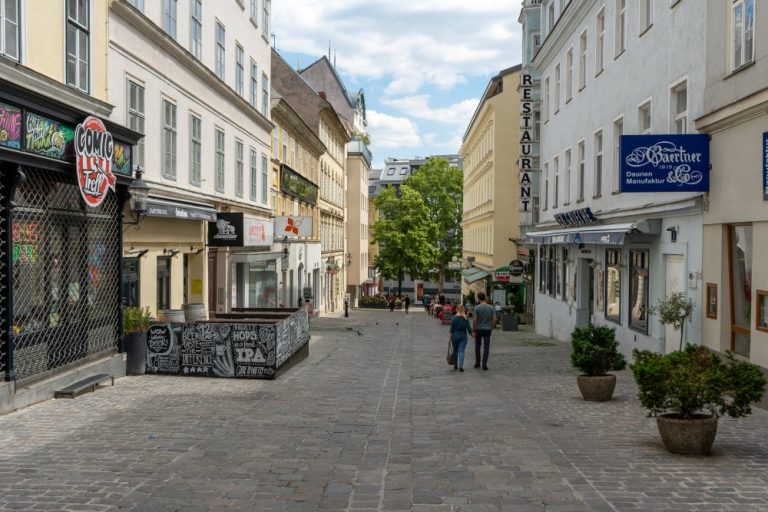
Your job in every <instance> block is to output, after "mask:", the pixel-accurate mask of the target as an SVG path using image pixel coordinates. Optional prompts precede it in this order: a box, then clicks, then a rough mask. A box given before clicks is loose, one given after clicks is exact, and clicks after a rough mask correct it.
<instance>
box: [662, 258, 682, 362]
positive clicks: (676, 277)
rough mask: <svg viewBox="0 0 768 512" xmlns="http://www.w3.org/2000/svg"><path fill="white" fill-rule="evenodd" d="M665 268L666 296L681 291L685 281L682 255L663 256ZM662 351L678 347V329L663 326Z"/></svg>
mask: <svg viewBox="0 0 768 512" xmlns="http://www.w3.org/2000/svg"><path fill="white" fill-rule="evenodd" d="M664 260H665V261H664V263H665V265H664V268H665V269H666V282H667V285H666V290H665V292H666V296H667V297H669V295H670V294H672V293H675V292H679V291H682V290H683V289H684V288H683V286H684V282H685V265H684V260H683V257H682V256H680V255H678V254H668V255H666V256H665V257H664ZM664 346H665V348H664V353H665V354H669V353H670V352H674V351H675V350H678V349H680V331H676V330H674V329H673V328H672V326H671V325H666V326H664Z"/></svg>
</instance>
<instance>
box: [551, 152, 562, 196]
mask: <svg viewBox="0 0 768 512" xmlns="http://www.w3.org/2000/svg"><path fill="white" fill-rule="evenodd" d="M553 165H554V168H555V181H554V186H553V187H552V208H557V206H558V203H559V198H560V157H557V156H556V157H555V159H554V161H553Z"/></svg>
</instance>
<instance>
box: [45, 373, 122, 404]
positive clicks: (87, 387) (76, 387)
mask: <svg viewBox="0 0 768 512" xmlns="http://www.w3.org/2000/svg"><path fill="white" fill-rule="evenodd" d="M108 380H109V381H111V382H112V385H113V386H114V385H115V377H114V375H109V374H108V373H99V374H97V375H91V376H90V377H86V378H85V379H83V380H79V381H77V382H75V383H73V384H70V385H69V386H67V387H65V388H62V389H59V390H56V391H54V392H53V397H54V398H75V397H76V396H79V395H82V394H83V393H91V392H93V391H96V388H97V387H99V384H101V383H102V382H106V381H108Z"/></svg>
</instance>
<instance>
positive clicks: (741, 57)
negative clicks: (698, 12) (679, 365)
mask: <svg viewBox="0 0 768 512" xmlns="http://www.w3.org/2000/svg"><path fill="white" fill-rule="evenodd" d="M758 4H760V5H758ZM761 7H762V8H763V9H761ZM764 7H765V6H764V5H762V3H761V2H757V1H755V0H739V1H730V0H729V1H725V0H717V1H713V2H707V5H706V20H707V22H706V23H707V39H706V45H705V46H706V51H707V59H706V71H707V78H706V89H705V91H704V109H703V112H702V114H703V115H702V116H701V117H699V118H698V119H696V128H697V129H699V130H701V131H703V132H706V133H708V134H710V136H711V157H712V175H711V192H710V194H709V198H708V199H709V201H708V204H707V208H706V209H705V211H704V236H703V238H704V261H703V278H702V281H703V286H702V289H701V290H700V295H701V297H702V303H703V309H704V311H703V315H702V316H703V325H704V328H703V332H702V336H703V337H702V342H703V344H704V345H706V346H707V347H709V348H711V349H713V350H716V351H725V350H731V351H733V352H734V353H736V354H737V355H738V356H740V357H744V358H747V359H749V360H750V361H752V362H754V363H757V364H759V365H761V366H764V367H768V291H766V290H768V271H767V270H766V268H765V265H762V264H761V263H760V262H764V261H766V258H768V245H767V242H766V237H764V236H762V235H764V234H768V202H766V201H768V82H766V80H765V77H766V76H768V38H766V37H765V35H766V34H768V13H766V12H765V10H764Z"/></svg>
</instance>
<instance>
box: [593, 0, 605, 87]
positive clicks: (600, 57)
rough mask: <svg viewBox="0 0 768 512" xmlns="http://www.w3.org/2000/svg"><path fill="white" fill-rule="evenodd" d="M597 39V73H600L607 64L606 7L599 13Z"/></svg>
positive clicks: (596, 21) (596, 23)
mask: <svg viewBox="0 0 768 512" xmlns="http://www.w3.org/2000/svg"><path fill="white" fill-rule="evenodd" d="M595 39H596V40H597V41H596V43H595V44H596V47H595V75H599V74H600V72H602V71H603V67H604V66H605V7H603V8H602V9H600V11H599V12H598V13H597V18H596V20H595Z"/></svg>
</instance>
